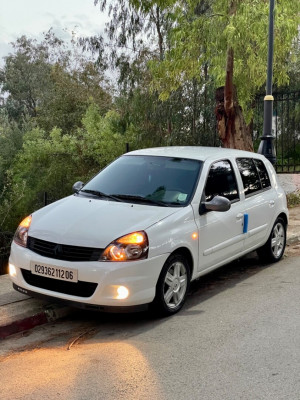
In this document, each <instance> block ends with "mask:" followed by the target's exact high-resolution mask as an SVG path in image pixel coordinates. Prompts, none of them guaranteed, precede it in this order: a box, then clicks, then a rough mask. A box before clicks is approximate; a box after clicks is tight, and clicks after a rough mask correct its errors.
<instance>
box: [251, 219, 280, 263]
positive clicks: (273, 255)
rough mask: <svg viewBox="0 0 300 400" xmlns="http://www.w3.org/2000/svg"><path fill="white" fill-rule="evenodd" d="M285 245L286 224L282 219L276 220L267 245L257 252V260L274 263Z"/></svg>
mask: <svg viewBox="0 0 300 400" xmlns="http://www.w3.org/2000/svg"><path fill="white" fill-rule="evenodd" d="M285 245H286V223H285V221H284V220H283V219H282V218H280V217H279V218H277V220H276V221H275V223H274V225H273V228H272V231H271V233H270V236H269V239H268V240H267V243H266V244H265V245H264V246H262V247H260V248H259V249H258V250H257V253H258V255H259V258H260V259H261V260H262V261H264V262H270V263H274V262H277V261H279V260H280V259H281V258H282V256H283V253H284V249H285Z"/></svg>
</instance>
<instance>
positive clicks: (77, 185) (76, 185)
mask: <svg viewBox="0 0 300 400" xmlns="http://www.w3.org/2000/svg"><path fill="white" fill-rule="evenodd" d="M83 186H84V183H83V182H81V181H78V182H75V183H74V185H73V186H72V190H73V192H74V193H77V192H79V190H80V189H82V188H83Z"/></svg>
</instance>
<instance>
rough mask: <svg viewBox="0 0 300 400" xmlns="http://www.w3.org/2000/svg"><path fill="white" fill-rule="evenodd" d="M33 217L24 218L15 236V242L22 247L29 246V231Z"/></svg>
mask: <svg viewBox="0 0 300 400" xmlns="http://www.w3.org/2000/svg"><path fill="white" fill-rule="evenodd" d="M31 219H32V217H31V215H29V216H28V217H26V218H24V219H23V221H22V222H21V223H20V225H19V226H18V229H17V230H16V233H15V236H14V242H15V243H17V244H19V245H20V246H23V247H26V246H27V237H28V230H29V227H30V224H31Z"/></svg>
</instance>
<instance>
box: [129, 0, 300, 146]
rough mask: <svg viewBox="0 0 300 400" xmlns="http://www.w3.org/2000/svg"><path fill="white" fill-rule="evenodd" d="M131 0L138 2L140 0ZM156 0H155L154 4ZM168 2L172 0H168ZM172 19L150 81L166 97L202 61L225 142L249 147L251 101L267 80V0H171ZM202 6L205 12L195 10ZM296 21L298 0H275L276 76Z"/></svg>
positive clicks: (279, 79)
mask: <svg viewBox="0 0 300 400" xmlns="http://www.w3.org/2000/svg"><path fill="white" fill-rule="evenodd" d="M137 1H138V0H134V4H135V5H136V7H139V6H140V5H139V4H143V3H144V1H143V0H140V1H139V2H138V3H137ZM161 1H162V0H158V3H159V4H160V5H161ZM155 3H156V2H155V1H154V4H155ZM164 3H165V5H166V7H170V0H166V1H165V2H164ZM171 3H172V4H173V15H174V16H175V18H176V24H175V26H174V28H172V31H171V32H170V38H171V43H172V46H171V49H170V50H169V51H168V52H167V53H166V54H165V58H164V60H163V61H160V62H158V61H156V62H155V63H153V64H152V71H153V74H154V77H155V78H154V83H153V85H154V87H155V88H156V89H157V90H159V91H160V97H161V98H162V99H165V98H168V96H169V95H170V93H171V92H172V91H173V90H176V89H177V88H178V87H179V86H181V85H182V84H183V82H184V81H185V80H186V79H187V78H191V77H195V78H196V79H199V77H201V75H202V74H203V65H204V64H205V65H207V71H208V74H209V75H210V76H212V77H213V79H214V81H215V82H216V87H217V88H216V109H215V112H216V117H217V122H218V131H219V135H220V138H221V140H222V143H223V146H225V147H235V148H239V149H247V150H252V149H253V146H252V140H251V135H250V129H249V125H248V124H247V123H249V121H250V120H251V104H252V101H253V99H254V96H255V94H256V92H257V91H258V90H259V89H260V88H261V87H262V86H263V85H264V83H265V80H266V55H267V42H268V41H267V34H268V12H269V2H268V1H266V0H230V1H228V0H213V1H210V2H208V1H205V0H204V1H199V0H188V1H186V2H175V1H174V2H173V1H172V0H171ZM199 8H200V9H202V10H203V9H204V10H205V12H200V13H199V12H198V10H199ZM299 24H300V2H298V1H294V0H278V1H277V2H276V16H275V43H274V49H275V52H274V82H275V85H277V86H281V85H283V84H286V83H287V82H288V67H287V66H288V62H289V59H290V57H291V48H292V43H293V40H294V38H295V37H296V35H297V29H298V26H299Z"/></svg>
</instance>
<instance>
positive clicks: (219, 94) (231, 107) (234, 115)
mask: <svg viewBox="0 0 300 400" xmlns="http://www.w3.org/2000/svg"><path fill="white" fill-rule="evenodd" d="M233 57H234V54H233V49H232V48H229V49H228V51H227V63H226V82H225V87H224V86H222V87H220V88H218V89H217V90H216V108H215V114H216V118H217V126H218V132H219V137H220V139H221V141H222V144H223V146H224V147H227V148H232V149H240V150H248V151H253V142H252V136H251V130H250V127H249V126H247V124H246V122H245V119H244V116H243V111H242V108H241V107H240V106H239V104H238V100H237V94H236V90H235V87H234V85H233V62H234V58H233Z"/></svg>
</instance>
